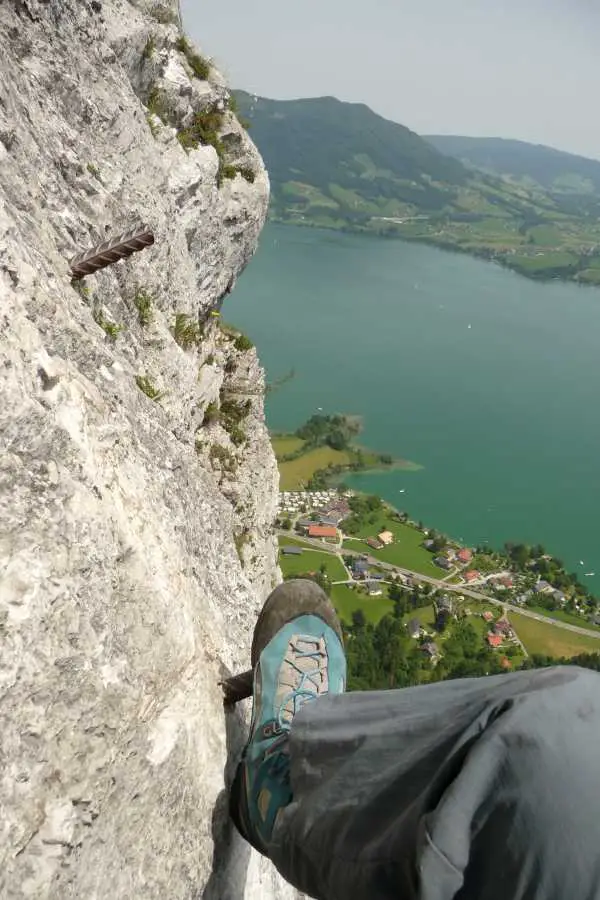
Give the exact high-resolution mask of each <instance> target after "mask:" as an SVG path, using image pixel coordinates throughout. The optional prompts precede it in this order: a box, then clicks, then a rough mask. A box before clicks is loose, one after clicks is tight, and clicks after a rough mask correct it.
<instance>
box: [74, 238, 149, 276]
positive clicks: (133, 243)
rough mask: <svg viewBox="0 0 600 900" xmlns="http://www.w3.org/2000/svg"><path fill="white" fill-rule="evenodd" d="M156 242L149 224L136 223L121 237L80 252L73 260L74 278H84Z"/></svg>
mask: <svg viewBox="0 0 600 900" xmlns="http://www.w3.org/2000/svg"><path fill="white" fill-rule="evenodd" d="M153 243H154V235H153V234H152V232H151V231H150V229H149V228H148V226H147V225H136V226H135V227H134V228H130V229H129V231H125V232H124V233H123V234H120V235H119V237H116V238H110V239H109V240H108V241H103V243H102V244H98V245H97V246H96V247H92V249H91V250H84V251H83V252H82V253H78V254H77V255H76V256H74V257H73V259H72V260H71V263H70V265H71V274H72V275H73V278H83V277H84V276H85V275H91V274H92V273H93V272H97V271H98V270H99V269H104V268H106V266H111V265H112V264H113V263H116V262H118V261H119V260H120V259H126V258H127V257H128V256H131V254H132V253H137V252H138V251H139V250H143V249H144V247H150V246H151V245H152V244H153Z"/></svg>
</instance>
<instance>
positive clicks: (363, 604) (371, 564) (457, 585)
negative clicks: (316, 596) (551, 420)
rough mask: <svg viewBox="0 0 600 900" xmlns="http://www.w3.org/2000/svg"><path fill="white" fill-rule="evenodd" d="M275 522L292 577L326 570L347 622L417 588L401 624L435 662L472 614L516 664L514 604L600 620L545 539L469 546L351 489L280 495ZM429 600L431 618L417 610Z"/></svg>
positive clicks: (491, 644)
mask: <svg viewBox="0 0 600 900" xmlns="http://www.w3.org/2000/svg"><path fill="white" fill-rule="evenodd" d="M277 525H278V528H279V540H280V565H281V568H282V571H283V574H284V577H286V578H290V577H298V576H299V575H307V576H309V577H317V580H319V577H320V580H321V581H324V582H325V586H326V587H327V588H328V592H329V593H330V595H331V597H332V601H333V602H334V605H335V606H336V608H337V609H338V613H339V614H340V616H341V618H342V619H343V620H344V621H345V622H346V624H349V623H351V622H352V621H353V619H354V617H355V615H356V611H357V609H359V610H361V613H360V614H361V615H366V616H367V619H368V620H370V621H372V622H376V621H377V620H378V619H379V618H381V617H382V616H383V615H385V614H386V613H387V612H389V611H390V608H396V609H397V608H398V606H397V603H398V600H399V598H401V597H402V596H403V595H404V596H408V595H409V594H410V595H411V601H410V603H408V604H405V605H404V606H402V610H403V611H405V613H406V614H405V615H404V616H403V623H404V625H405V627H406V631H407V633H408V635H409V636H410V637H411V638H414V639H415V640H417V641H419V642H420V649H421V650H422V651H423V653H424V654H425V655H426V656H427V657H428V658H429V660H430V661H431V662H432V663H434V664H435V663H436V661H437V659H439V657H440V655H441V651H440V648H439V646H438V643H437V642H436V639H437V638H439V633H440V632H443V631H444V629H445V627H446V625H448V624H449V623H450V622H451V621H453V620H454V621H458V620H462V619H464V618H466V617H471V618H470V621H471V622H474V623H475V620H477V623H478V624H477V628H476V630H477V631H478V632H479V633H480V634H481V639H482V641H483V642H485V645H487V647H488V648H491V649H492V650H494V651H498V653H499V654H501V664H502V666H503V667H505V668H511V667H512V663H511V658H513V657H520V660H522V658H523V657H524V656H526V655H527V651H526V648H525V646H524V645H523V644H522V643H521V641H520V639H519V637H518V636H517V634H516V632H515V629H514V627H513V625H512V624H511V622H510V621H509V614H508V607H509V605H510V606H511V607H517V608H519V607H520V608H523V609H527V610H532V611H534V612H536V613H539V614H540V617H542V616H550V617H553V618H557V619H561V620H562V621H563V622H568V623H571V624H574V625H579V626H581V627H583V628H586V627H587V628H588V629H589V628H590V627H591V628H594V627H595V626H599V625H600V609H599V607H598V602H597V600H596V599H595V598H594V597H593V596H592V595H591V594H590V592H589V591H588V589H587V588H586V587H585V586H584V585H583V584H581V583H580V582H579V580H578V578H577V576H576V575H575V574H574V573H571V574H569V573H567V572H566V571H565V569H564V567H563V564H562V563H561V561H560V560H557V559H556V558H554V557H552V556H551V555H550V554H547V553H546V552H545V550H544V548H543V547H542V546H540V545H537V546H534V547H528V546H526V545H524V544H510V543H509V544H506V545H505V547H504V549H503V550H502V551H497V550H494V549H492V548H489V547H486V546H480V547H477V548H468V547H463V546H461V545H460V544H458V543H457V542H455V541H452V540H450V539H448V538H447V537H446V536H444V535H442V534H439V533H437V532H436V531H434V530H433V529H428V528H426V527H425V526H424V525H423V524H422V523H420V522H415V521H413V520H411V519H410V518H409V516H408V514H407V513H404V512H399V511H398V510H396V509H394V508H393V507H391V506H390V505H388V504H386V503H385V502H384V501H383V500H381V498H379V497H376V496H370V497H369V496H365V495H362V494H358V493H355V492H353V491H350V490H347V489H344V488H340V489H338V490H333V489H332V490H316V491H307V490H299V491H283V492H281V494H280V497H279V508H278V518H277ZM419 595H421V596H422V599H416V598H418V597H419ZM383 603H387V608H386V606H384V605H383ZM394 603H395V604H396V606H395V607H394ZM421 607H427V615H426V616H423V615H419V616H417V613H418V612H421V613H422V612H423V609H421ZM520 618H521V619H522V618H523V617H522V616H521V617H520ZM527 621H532V620H527ZM519 627H520V626H519ZM546 627H547V626H546ZM554 630H556V629H554ZM598 649H600V641H598ZM520 660H519V661H520ZM515 661H516V660H514V659H513V662H515Z"/></svg>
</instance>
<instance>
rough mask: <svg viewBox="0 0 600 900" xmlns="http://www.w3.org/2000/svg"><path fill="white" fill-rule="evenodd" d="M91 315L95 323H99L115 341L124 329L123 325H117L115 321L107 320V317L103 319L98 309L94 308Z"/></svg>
mask: <svg viewBox="0 0 600 900" xmlns="http://www.w3.org/2000/svg"><path fill="white" fill-rule="evenodd" d="M93 315H94V322H95V323H96V325H99V326H100V328H102V330H103V331H104V332H105V333H106V334H107V335H108V337H109V338H110V339H111V340H112V341H116V339H117V338H118V336H119V335H120V333H121V332H122V331H124V329H125V326H124V325H117V323H116V322H109V321H108V319H105V318H104V316H103V315H102V310H100V309H95V310H94V313H93Z"/></svg>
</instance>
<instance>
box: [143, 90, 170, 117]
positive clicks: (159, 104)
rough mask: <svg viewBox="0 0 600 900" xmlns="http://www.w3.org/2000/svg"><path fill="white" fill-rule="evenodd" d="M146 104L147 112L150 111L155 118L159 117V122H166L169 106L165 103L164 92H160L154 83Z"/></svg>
mask: <svg viewBox="0 0 600 900" xmlns="http://www.w3.org/2000/svg"><path fill="white" fill-rule="evenodd" d="M147 106H148V112H149V113H151V114H152V115H153V116H157V118H159V119H160V121H161V122H168V120H169V107H168V105H167V101H166V98H165V96H164V94H161V92H160V90H159V89H158V87H156V85H155V86H154V87H153V88H152V90H151V91H150V94H149V96H148V103H147Z"/></svg>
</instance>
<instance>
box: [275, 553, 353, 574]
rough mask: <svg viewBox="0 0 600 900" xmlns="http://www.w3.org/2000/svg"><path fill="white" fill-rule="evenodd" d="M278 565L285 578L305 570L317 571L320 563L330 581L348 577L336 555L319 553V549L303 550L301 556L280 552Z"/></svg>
mask: <svg viewBox="0 0 600 900" xmlns="http://www.w3.org/2000/svg"><path fill="white" fill-rule="evenodd" d="M279 565H280V566H281V571H282V572H283V575H284V577H285V578H289V577H290V576H291V575H302V574H304V573H307V572H318V571H319V569H320V568H321V566H322V565H325V566H326V567H327V574H328V576H329V578H330V579H331V581H343V580H344V579H345V578H347V577H348V576H347V575H346V572H345V570H344V567H343V565H342V564H341V562H340V561H339V559H338V558H337V556H334V554H333V553H320V552H319V550H304V551H303V552H302V555H301V556H284V555H283V553H280V554H279Z"/></svg>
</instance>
